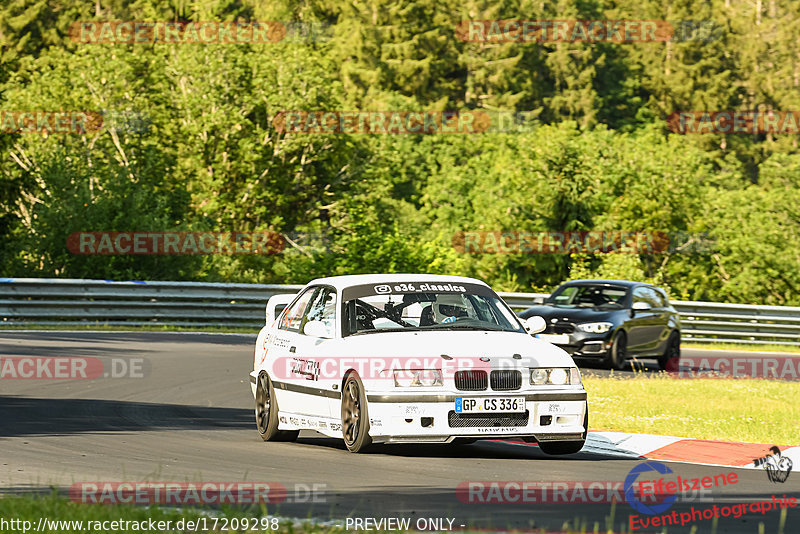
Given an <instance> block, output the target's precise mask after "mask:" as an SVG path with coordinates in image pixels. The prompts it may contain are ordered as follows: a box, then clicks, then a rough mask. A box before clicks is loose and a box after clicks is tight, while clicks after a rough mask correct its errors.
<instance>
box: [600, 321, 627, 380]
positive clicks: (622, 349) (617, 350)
mask: <svg viewBox="0 0 800 534" xmlns="http://www.w3.org/2000/svg"><path fill="white" fill-rule="evenodd" d="M627 358H628V337H627V336H626V335H625V332H623V331H621V330H620V331H619V332H617V335H616V336H614V341H613V342H612V343H611V348H609V349H608V353H607V355H606V357H605V359H604V360H603V363H604V364H605V365H606V366H607V367H608V368H609V369H616V370H618V371H621V370H622V369H624V368H625V362H626V360H627Z"/></svg>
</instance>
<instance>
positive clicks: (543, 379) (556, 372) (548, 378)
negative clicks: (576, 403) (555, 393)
mask: <svg viewBox="0 0 800 534" xmlns="http://www.w3.org/2000/svg"><path fill="white" fill-rule="evenodd" d="M580 383H581V375H580V373H579V372H578V368H577V367H571V368H563V367H556V368H553V369H545V368H540V369H531V384H534V385H536V386H543V385H551V386H565V385H569V384H577V385H580Z"/></svg>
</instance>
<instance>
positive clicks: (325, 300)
mask: <svg viewBox="0 0 800 534" xmlns="http://www.w3.org/2000/svg"><path fill="white" fill-rule="evenodd" d="M310 321H320V322H321V323H322V324H324V325H325V327H326V328H327V333H326V335H323V336H321V337H327V338H332V337H334V335H333V332H334V325H335V324H336V291H334V290H333V289H331V288H328V287H322V288H320V289H319V290H318V291H317V292H316V293H315V294H314V297H313V298H312V299H311V304H310V305H309V306H308V310H307V312H306V316H305V318H304V319H303V323H302V324H303V329H302V330H301V333H303V334H305V332H304V330H305V325H306V324H308V323H309V322H310Z"/></svg>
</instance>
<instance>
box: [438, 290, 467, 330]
mask: <svg viewBox="0 0 800 534" xmlns="http://www.w3.org/2000/svg"><path fill="white" fill-rule="evenodd" d="M467 309H468V308H467V305H466V303H465V302H464V298H463V297H462V296H461V295H449V294H439V295H436V300H435V301H433V318H434V319H435V321H436V323H438V324H442V323H444V322H445V321H446V322H452V321H454V320H456V319H457V318H459V317H468V316H469V312H468V311H467ZM451 318H452V319H451Z"/></svg>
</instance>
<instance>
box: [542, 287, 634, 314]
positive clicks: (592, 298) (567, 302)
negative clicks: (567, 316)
mask: <svg viewBox="0 0 800 534" xmlns="http://www.w3.org/2000/svg"><path fill="white" fill-rule="evenodd" d="M627 293H628V291H627V289H625V288H624V287H620V286H609V285H572V286H570V285H568V286H561V287H560V288H558V289H557V290H556V291H555V293H553V294H552V295H550V296H549V297H548V298H547V300H546V301H545V303H546V304H550V305H551V306H558V307H560V308H605V309H616V308H622V307H623V306H624V305H625V296H626V295H627Z"/></svg>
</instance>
